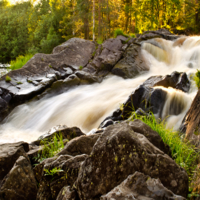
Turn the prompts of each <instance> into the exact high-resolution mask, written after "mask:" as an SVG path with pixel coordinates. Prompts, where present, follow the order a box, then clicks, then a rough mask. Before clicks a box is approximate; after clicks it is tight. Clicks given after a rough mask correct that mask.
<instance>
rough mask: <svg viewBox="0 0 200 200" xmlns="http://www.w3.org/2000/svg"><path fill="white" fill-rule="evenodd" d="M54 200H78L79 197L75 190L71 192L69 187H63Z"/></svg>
mask: <svg viewBox="0 0 200 200" xmlns="http://www.w3.org/2000/svg"><path fill="white" fill-rule="evenodd" d="M56 200H79V197H78V194H77V192H76V191H75V190H71V188H70V186H65V187H63V188H62V190H61V191H60V192H59V194H58V197H57V198H56Z"/></svg>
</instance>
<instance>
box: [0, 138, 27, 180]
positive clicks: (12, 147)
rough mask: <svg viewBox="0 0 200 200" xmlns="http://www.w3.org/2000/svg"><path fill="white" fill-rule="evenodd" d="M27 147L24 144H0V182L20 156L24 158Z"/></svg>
mask: <svg viewBox="0 0 200 200" xmlns="http://www.w3.org/2000/svg"><path fill="white" fill-rule="evenodd" d="M28 151H29V145H28V143H25V142H17V143H10V144H9V143H8V144H7V143H5V144H0V180H2V179H3V178H4V177H5V176H6V174H8V172H9V171H10V170H11V168H12V167H13V165H14V164H15V161H16V160H17V159H18V158H19V157H20V156H26V152H28Z"/></svg>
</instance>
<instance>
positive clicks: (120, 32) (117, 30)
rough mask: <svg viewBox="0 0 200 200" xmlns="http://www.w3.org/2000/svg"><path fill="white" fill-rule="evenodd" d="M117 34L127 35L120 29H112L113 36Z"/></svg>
mask: <svg viewBox="0 0 200 200" xmlns="http://www.w3.org/2000/svg"><path fill="white" fill-rule="evenodd" d="M118 35H123V36H125V37H127V35H126V34H124V32H123V31H122V30H121V29H116V30H114V38H116V37H117V36H118Z"/></svg>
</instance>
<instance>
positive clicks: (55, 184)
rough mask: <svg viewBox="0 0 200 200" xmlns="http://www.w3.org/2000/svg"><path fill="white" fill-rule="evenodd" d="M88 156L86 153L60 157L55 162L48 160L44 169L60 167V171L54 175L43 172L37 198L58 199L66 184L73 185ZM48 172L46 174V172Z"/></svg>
mask: <svg viewBox="0 0 200 200" xmlns="http://www.w3.org/2000/svg"><path fill="white" fill-rule="evenodd" d="M87 157H88V156H87V155H85V154H82V155H79V156H76V157H72V158H69V159H67V160H64V159H63V158H62V157H58V158H57V159H56V160H54V161H53V162H48V164H45V165H44V169H43V171H44V170H48V171H51V170H53V169H55V168H56V169H59V172H57V173H54V174H53V175H48V174H47V173H46V172H43V175H42V177H41V179H40V187H39V190H38V193H37V198H36V199H37V200H44V199H52V200H54V199H56V198H57V196H58V194H59V192H60V190H61V189H62V188H63V187H64V186H68V185H69V186H71V187H72V186H73V185H74V183H75V181H76V179H77V177H78V172H79V170H80V167H81V165H82V162H83V161H84V160H85V159H86V158H87ZM45 173H46V174H45Z"/></svg>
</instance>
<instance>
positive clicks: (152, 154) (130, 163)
mask: <svg viewBox="0 0 200 200" xmlns="http://www.w3.org/2000/svg"><path fill="white" fill-rule="evenodd" d="M136 171H139V172H142V173H144V174H146V175H149V176H150V177H152V178H159V179H160V181H161V182H162V184H163V185H164V186H165V187H166V188H167V189H169V190H171V191H172V192H173V193H175V194H177V195H181V196H184V197H186V196H187V193H188V175H187V173H186V172H185V170H184V169H182V168H181V167H179V166H178V165H177V164H176V163H175V161H174V160H172V159H171V158H170V157H169V156H168V155H166V154H164V153H163V152H162V151H161V150H159V149H158V148H156V147H155V146H154V145H153V144H151V143H150V142H149V140H148V139H147V138H146V137H145V136H144V135H141V134H139V133H136V132H134V131H133V130H132V128H131V126H129V125H128V124H126V123H119V124H115V125H111V126H109V127H107V129H106V130H105V131H104V133H103V134H102V135H101V136H100V138H99V139H98V140H97V142H96V143H95V145H94V147H93V150H92V152H91V154H90V156H89V157H88V158H86V160H85V161H84V162H83V165H82V167H81V170H80V172H79V175H78V179H77V190H78V194H79V197H80V199H82V200H83V199H87V200H91V199H95V198H99V197H100V196H102V195H104V194H106V193H108V192H109V191H110V190H112V189H113V188H114V187H116V186H117V185H119V184H120V183H121V182H122V181H124V180H125V179H126V178H127V176H128V175H130V174H134V173H135V172H136Z"/></svg>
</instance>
